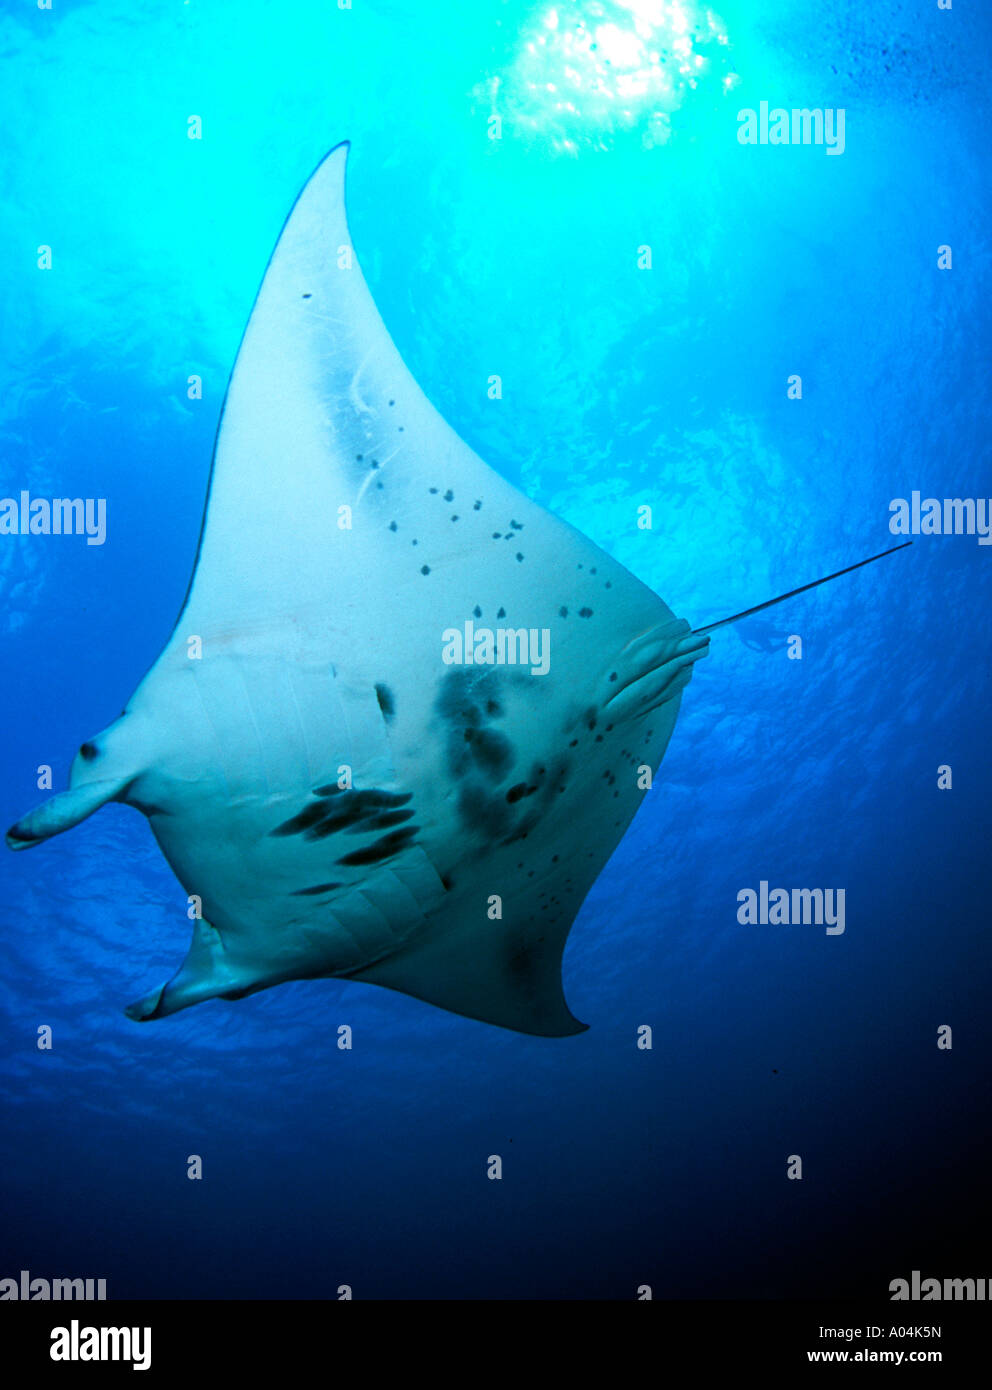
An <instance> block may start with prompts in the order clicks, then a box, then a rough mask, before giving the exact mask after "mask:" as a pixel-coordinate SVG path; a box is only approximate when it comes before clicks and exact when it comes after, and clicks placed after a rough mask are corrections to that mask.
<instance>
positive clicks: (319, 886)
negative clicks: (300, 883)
mask: <svg viewBox="0 0 992 1390" xmlns="http://www.w3.org/2000/svg"><path fill="white" fill-rule="evenodd" d="M340 887H341V885H340V883H315V884H314V886H313V887H312V888H294V889H293V892H292V895H291V896H292V897H294V898H312V897H316V895H317V894H318V893H330V892H332V891H333V890H334V889H335V888H340Z"/></svg>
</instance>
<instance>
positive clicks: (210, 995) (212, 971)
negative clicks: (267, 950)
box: [124, 920, 260, 1023]
mask: <svg viewBox="0 0 992 1390" xmlns="http://www.w3.org/2000/svg"><path fill="white" fill-rule="evenodd" d="M255 987H256V985H255V982H254V981H252V980H248V979H246V978H245V977H244V974H243V972H240V971H239V970H238V969H237V968H236V967H234V966H233V965H232V963H231V961H230V960H229V958H228V955H227V952H226V951H225V949H224V942H223V940H222V939H221V934H220V932H219V931H217V929H216V928H215V927H212V926H211V925H210V923H209V922H204V921H202V920H201V921H196V922H194V923H193V941H192V944H191V945H190V948H189V953H188V955H187V956H186V959H185V960H184V961H183V963H182V965H181V966H180V967H179V969H178V970H177V971H176V973H175V975H173V977H172V979H171V980H167V981H166V982H165V984H164V985H159V987H158V988H157V989H153V990H152V991H151V993H149V994H146V995H144V996H143V997H142V998H141V999H136V1000H135V1001H134V1003H133V1004H128V1006H127V1007H126V1008H125V1010H124V1012H125V1013H126V1014H127V1016H128V1018H133V1019H134V1021H135V1022H136V1023H148V1022H149V1021H150V1020H151V1019H154V1018H167V1017H168V1015H169V1014H175V1013H178V1012H179V1010H180V1009H188V1008H189V1007H190V1006H191V1005H192V1004H202V1003H203V1001H204V1000H205V999H226V998H240V997H241V996H242V995H243V994H250V993H252V990H253V988H255ZM258 987H260V986H258Z"/></svg>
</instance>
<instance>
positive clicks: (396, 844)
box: [338, 825, 418, 865]
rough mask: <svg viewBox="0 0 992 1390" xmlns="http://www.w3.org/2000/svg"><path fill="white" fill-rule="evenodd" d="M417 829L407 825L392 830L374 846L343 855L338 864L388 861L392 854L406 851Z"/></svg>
mask: <svg viewBox="0 0 992 1390" xmlns="http://www.w3.org/2000/svg"><path fill="white" fill-rule="evenodd" d="M417 829H418V827H417V826H415V825H408V826H407V827H406V828H405V829H404V830H393V831H391V832H390V834H388V835H383V836H382V838H381V839H378V840H376V842H375V843H374V844H371V845H369V846H368V847H367V848H366V849H356V850H354V851H353V852H352V853H351V854H344V855H342V856H341V858H340V859H339V860H338V863H339V864H355V865H359V864H379V863H381V861H382V860H383V859H390V858H391V857H392V856H393V855H394V854H398V853H399V852H400V850H401V849H406V847H407V845H409V843H410V841H411V840H412V839H413V837H414V836H415V835H416V833H417Z"/></svg>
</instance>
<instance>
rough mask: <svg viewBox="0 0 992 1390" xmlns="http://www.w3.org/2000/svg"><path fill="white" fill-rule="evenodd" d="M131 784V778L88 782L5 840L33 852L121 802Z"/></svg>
mask: <svg viewBox="0 0 992 1390" xmlns="http://www.w3.org/2000/svg"><path fill="white" fill-rule="evenodd" d="M130 780H131V777H130V775H128V776H126V777H112V778H108V779H106V780H101V781H97V782H86V783H85V784H84V785H83V786H81V787H72V788H71V789H70V790H69V791H67V792H59V793H58V794H57V795H56V796H51V797H49V798H48V800H47V801H43V802H42V804H41V805H40V806H36V807H35V809H34V810H33V811H29V812H28V814H27V815H26V816H22V817H21V819H20V820H19V821H18V822H17V823H16V825H12V826H11V827H10V829H9V830H8V831H7V836H6V839H7V845H8V848H10V849H30V848H31V846H32V845H38V844H40V843H41V841H42V840H48V839H50V838H51V837H52V836H53V835H60V834H61V833H62V831H63V830H71V829H72V827H73V826H74V825H78V824H79V822H80V821H82V820H85V819H86V817H87V816H91V815H92V814H93V812H94V811H98V810H99V809H100V807H101V806H105V805H106V804H107V802H108V801H114V800H115V799H116V798H118V797H119V796H120V795H121V793H122V792H123V791H124V790H125V788H126V787H127V785H128V782H129V781H130Z"/></svg>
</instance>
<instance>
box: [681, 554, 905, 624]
mask: <svg viewBox="0 0 992 1390" xmlns="http://www.w3.org/2000/svg"><path fill="white" fill-rule="evenodd" d="M912 544H913V542H912V541H903V543H902V545H894V546H892V547H891V549H889V550H882V551H880V552H879V553H878V554H877V555H869V556H868V559H867V560H859V561H858V563H857V564H856V565H848V566H847V568H846V569H842V570H835V571H834V573H833V574H825V575H824V576H823V578H822V579H813V580H811V581H810V583H809V584H800V586H799V588H798V589H790V590H789V592H788V593H787V594H779V596H778V598H770V599H766V600H765V602H764V603H756V604H755V606H754V607H753V608H745V609H744V611H743V613H735V614H734V615H733V617H730V618H720V619H719V620H718V621H717V622H715V623H707V624H706V626H705V627H695V628H693V630H692V633H693V636H696V637H698V636H701V635H702V634H703V633H704V632H713V631H715V629H716V628H718V627H727V626H728V624H730V623H739V622H740V620H741V618H749V617H750V616H751V614H752V613H760V612H761V610H762V609H763V608H774V606H775V604H776V603H784V602H785V600H786V599H787V598H795V596H796V594H804V593H805V592H806V590H807V589H815V588H817V587H818V586H819V585H820V584H829V582H830V580H831V579H839V578H840V577H841V575H842V574H850V573H851V571H852V570H859V569H861V567H862V566H863V565H871V564H873V563H874V562H875V561H876V560H882V559H884V558H885V556H886V555H894V554H895V553H896V551H897V550H905V549H906V546H907V545H912Z"/></svg>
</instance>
